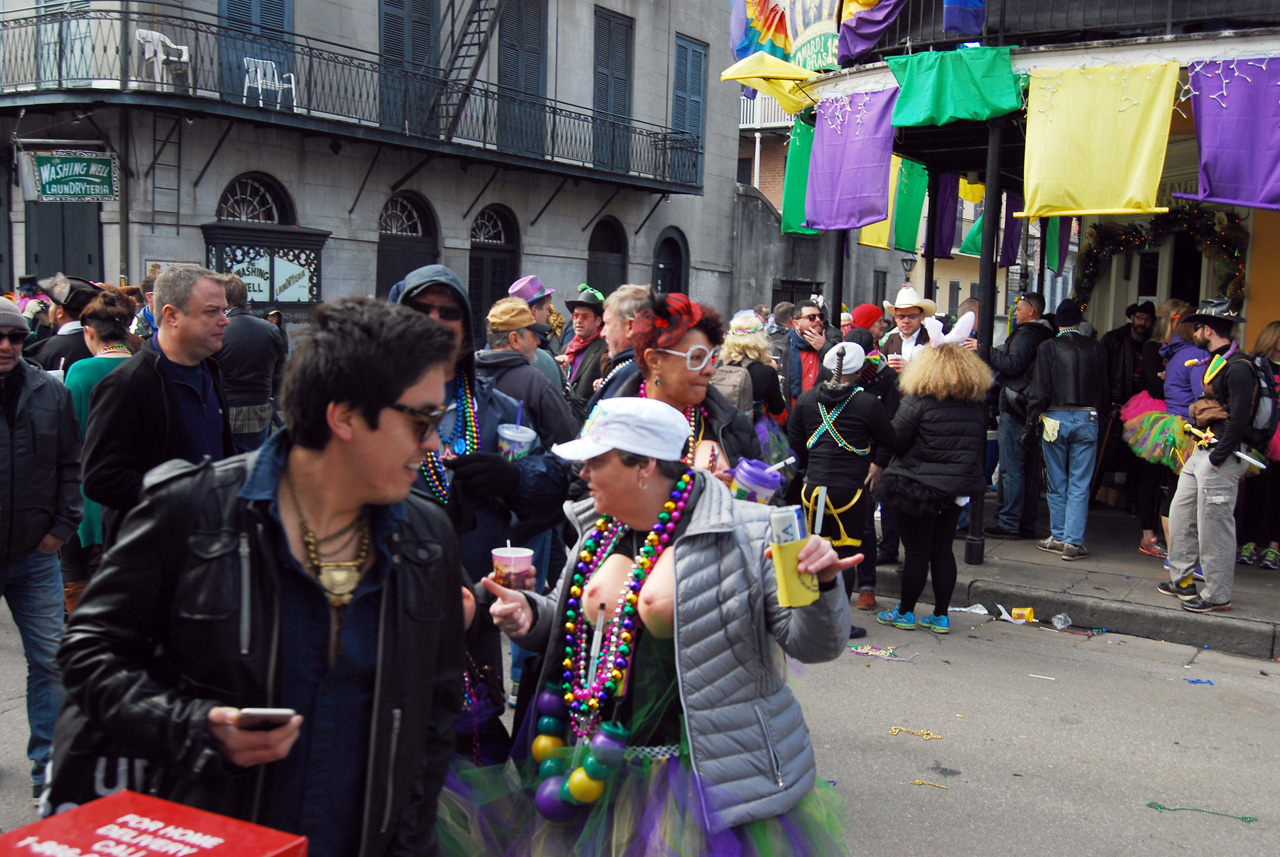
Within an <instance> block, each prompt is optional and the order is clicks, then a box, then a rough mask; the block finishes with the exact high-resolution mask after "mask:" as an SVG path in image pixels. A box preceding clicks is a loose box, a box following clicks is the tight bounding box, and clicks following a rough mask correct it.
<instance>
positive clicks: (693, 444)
mask: <svg viewBox="0 0 1280 857" xmlns="http://www.w3.org/2000/svg"><path fill="white" fill-rule="evenodd" d="M648 391H649V382H648V381H647V380H644V379H641V381H640V391H639V394H638V395H639V396H640V398H642V399H647V398H649V395H648ZM684 418H685V419H686V420H688V421H689V428H690V430H691V432H690V434H689V443H688V445H687V446H686V447H685V449H686V450H687V451H686V453H685V455H684V457H683V458H681V459H680V460H681V461H683V462H684V463H685V464H693V454H694V452H695V451H696V450H697V448H698V444H700V443H702V438H703V436H704V435H705V434H706V433H707V412H706V410H705V409H704V408H703V407H702V405H696V406H695V405H685V406H684Z"/></svg>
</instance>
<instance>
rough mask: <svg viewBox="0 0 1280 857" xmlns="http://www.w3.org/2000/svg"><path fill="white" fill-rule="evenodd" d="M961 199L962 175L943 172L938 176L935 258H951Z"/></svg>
mask: <svg viewBox="0 0 1280 857" xmlns="http://www.w3.org/2000/svg"><path fill="white" fill-rule="evenodd" d="M959 200H960V177H959V176H953V175H949V174H947V173H943V174H942V175H941V176H939V177H938V206H937V208H935V209H934V211H936V212H937V213H938V214H937V218H936V219H937V222H936V223H934V224H933V258H935V259H951V258H953V257H952V255H951V248H952V247H953V246H955V243H956V208H957V204H958V202H959Z"/></svg>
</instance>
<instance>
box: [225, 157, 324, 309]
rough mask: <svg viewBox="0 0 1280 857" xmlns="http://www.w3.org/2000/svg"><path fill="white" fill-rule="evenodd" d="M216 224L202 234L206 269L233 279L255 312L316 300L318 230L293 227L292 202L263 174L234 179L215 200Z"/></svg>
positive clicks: (320, 237)
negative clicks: (239, 283)
mask: <svg viewBox="0 0 1280 857" xmlns="http://www.w3.org/2000/svg"><path fill="white" fill-rule="evenodd" d="M216 215H217V220H216V221H215V222H214V223H206V224H204V225H203V226H201V227H200V229H201V231H203V232H204V241H205V255H206V259H207V261H206V264H207V265H208V266H209V267H210V268H211V269H213V270H215V271H221V272H227V273H233V274H236V275H237V276H238V277H240V279H242V280H244V284H245V286H246V287H248V290H249V300H250V301H252V302H254V303H256V304H258V305H259V306H265V305H267V304H271V305H277V306H278V305H281V304H311V303H315V302H317V301H319V300H320V251H321V249H322V248H323V247H324V244H325V241H327V240H328V238H329V234H330V233H328V232H326V231H324V230H322V229H305V228H303V227H300V226H298V225H297V220H296V217H295V214H294V207H293V202H292V201H291V200H290V199H289V195H288V194H287V193H286V192H285V190H284V188H283V187H281V186H280V184H279V183H278V182H277V181H276V180H275V179H273V178H271V176H268V175H266V174H265V173H245V174H243V175H240V176H237V177H236V178H234V179H232V180H231V181H230V182H229V183H228V184H227V187H226V189H225V190H223V192H222V196H221V197H219V198H218V208H217V212H216Z"/></svg>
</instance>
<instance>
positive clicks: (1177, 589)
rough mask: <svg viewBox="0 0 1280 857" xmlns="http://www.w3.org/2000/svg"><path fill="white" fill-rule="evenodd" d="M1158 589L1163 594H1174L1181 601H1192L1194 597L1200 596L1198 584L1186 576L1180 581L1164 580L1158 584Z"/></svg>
mask: <svg viewBox="0 0 1280 857" xmlns="http://www.w3.org/2000/svg"><path fill="white" fill-rule="evenodd" d="M1156 589H1158V590H1159V591H1160V594H1161V595H1172V596H1173V597H1174V598H1177V599H1178V600H1180V601H1190V600H1191V599H1192V598H1199V597H1200V596H1199V594H1198V593H1197V592H1196V585H1195V584H1194V583H1192V582H1191V581H1190V580H1186V579H1185V578H1184V579H1183V580H1182V581H1180V582H1178V583H1174V582H1173V581H1170V580H1162V581H1160V583H1158V584H1156Z"/></svg>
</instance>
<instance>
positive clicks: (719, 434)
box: [618, 372, 761, 467]
mask: <svg viewBox="0 0 1280 857" xmlns="http://www.w3.org/2000/svg"><path fill="white" fill-rule="evenodd" d="M642 380H644V376H643V375H641V374H640V373H639V372H637V373H636V374H635V375H633V376H631V377H630V378H628V379H627V380H626V381H624V382H623V383H622V385H621V386H620V387H619V388H618V395H619V396H635V395H637V394H638V393H639V392H640V382H641V381H642ZM702 407H703V409H704V410H705V411H706V412H707V436H708V437H709V438H713V439H714V440H715V441H716V442H717V443H719V444H720V448H721V449H723V450H724V454H725V458H727V459H728V462H727V463H728V465H729V466H730V467H737V466H738V459H740V458H754V459H759V458H760V455H761V453H760V437H759V435H757V434H756V429H755V426H753V425H752V424H751V420H749V419H748V418H747V416H746V414H743V413H742V412H740V411H739V410H738V409H737V408H735V407H734V406H733V405H732V404H730V402H729V400H728V399H726V398H725V397H724V395H723V394H722V393H721V392H720V391H719V390H717V389H716V388H715V387H708V388H707V397H706V398H705V399H703V400H702Z"/></svg>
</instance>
